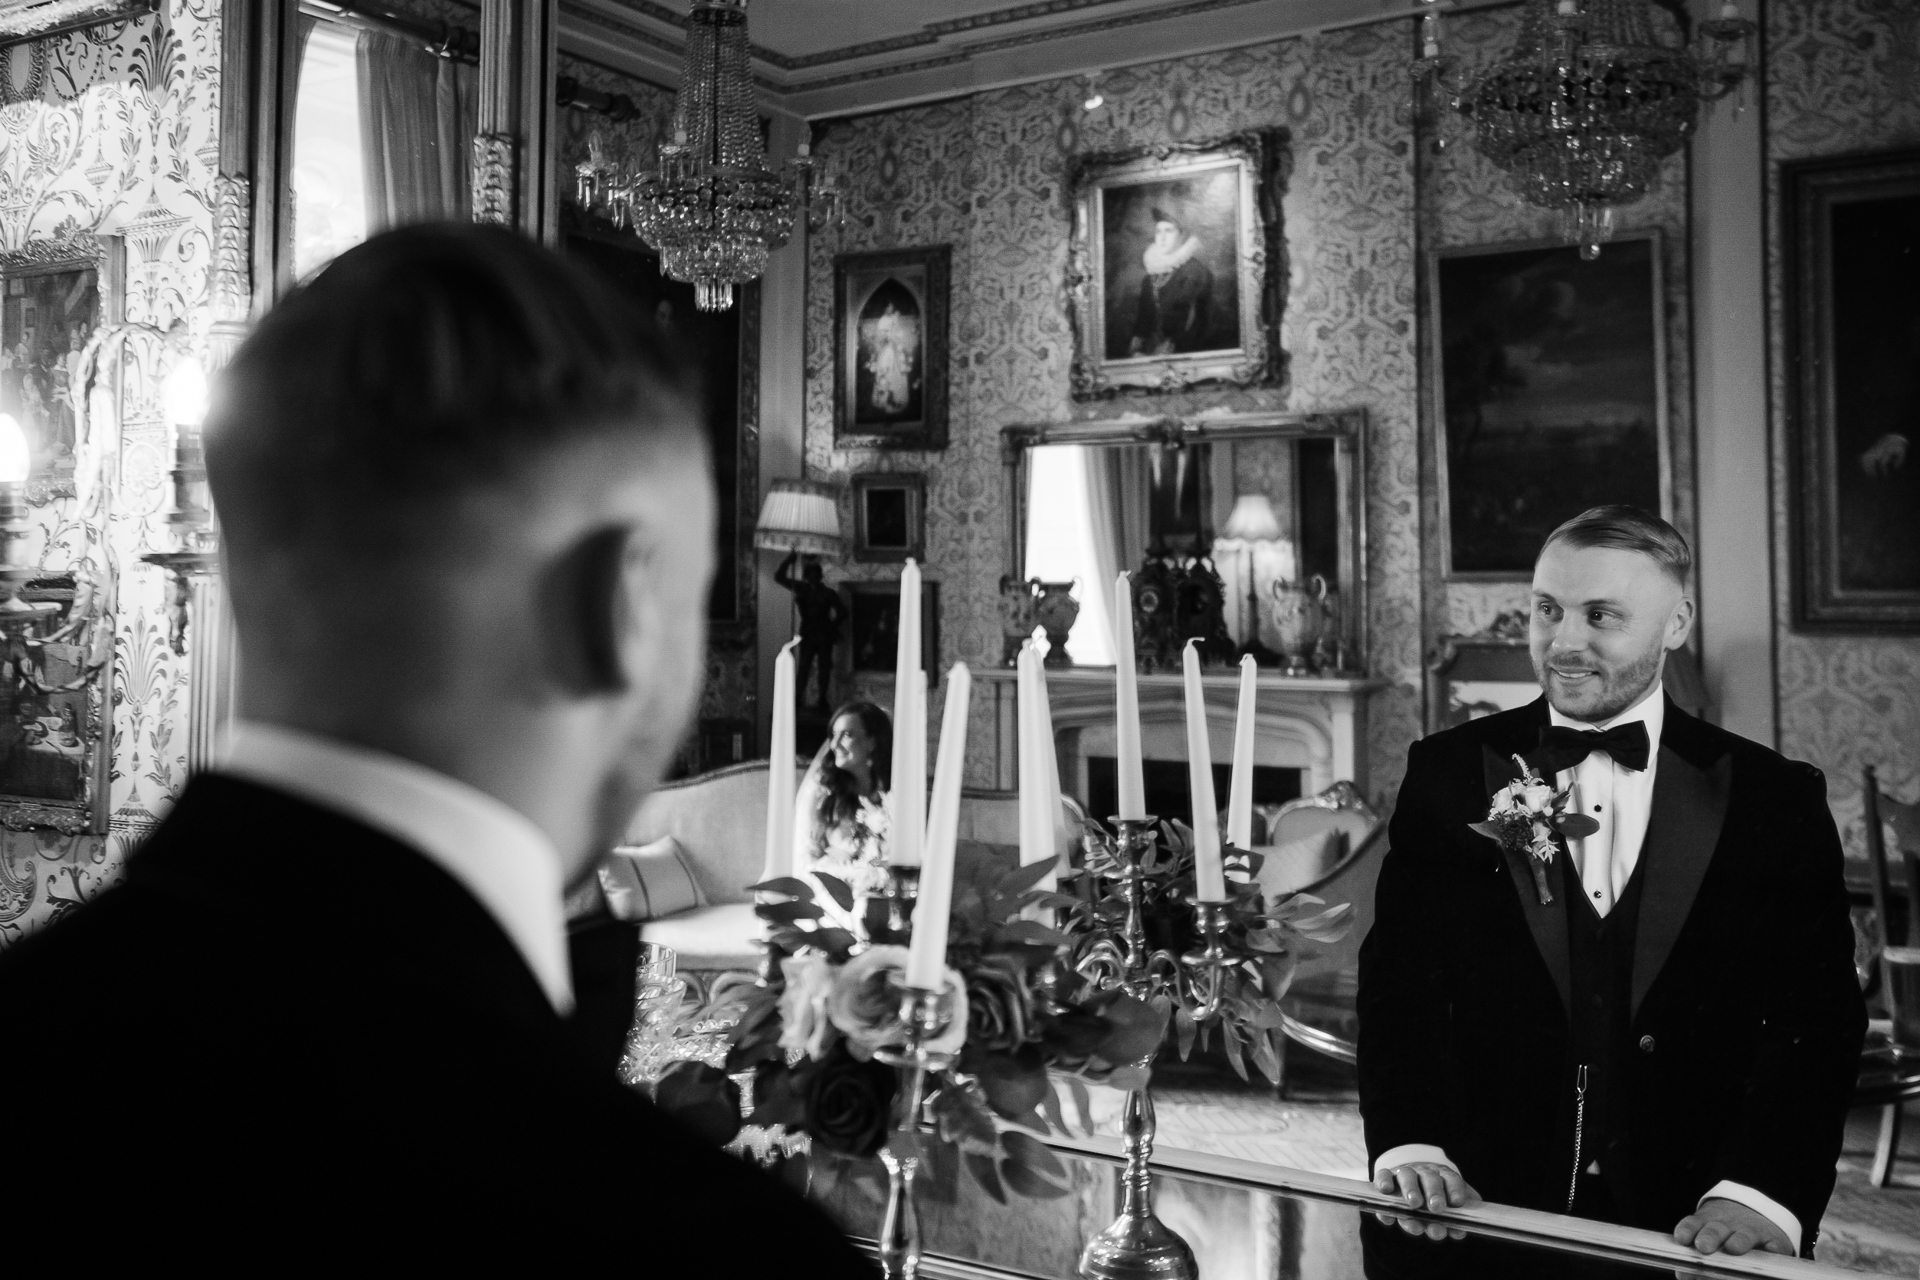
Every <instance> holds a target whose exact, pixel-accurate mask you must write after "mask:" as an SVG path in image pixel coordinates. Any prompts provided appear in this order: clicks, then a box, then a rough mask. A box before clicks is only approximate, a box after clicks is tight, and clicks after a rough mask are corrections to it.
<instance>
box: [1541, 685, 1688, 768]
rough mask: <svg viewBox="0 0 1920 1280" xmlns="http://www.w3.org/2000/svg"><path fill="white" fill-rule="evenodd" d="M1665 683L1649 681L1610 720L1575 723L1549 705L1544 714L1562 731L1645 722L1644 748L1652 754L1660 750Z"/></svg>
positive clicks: (1606, 727)
mask: <svg viewBox="0 0 1920 1280" xmlns="http://www.w3.org/2000/svg"><path fill="white" fill-rule="evenodd" d="M1666 689H1667V682H1666V680H1665V679H1664V678H1663V679H1659V680H1655V681H1654V682H1653V688H1651V689H1649V690H1647V692H1646V694H1645V695H1644V696H1642V697H1641V699H1640V701H1638V702H1636V703H1634V704H1633V705H1632V706H1630V707H1628V708H1627V709H1626V710H1625V711H1622V712H1621V713H1620V714H1619V715H1617V716H1614V717H1613V718H1612V719H1610V720H1602V721H1600V722H1599V723H1598V724H1592V723H1589V722H1587V721H1585V720H1575V719H1574V718H1573V717H1572V716H1568V715H1562V714H1561V713H1560V709H1559V708H1558V707H1556V706H1554V705H1553V704H1552V703H1551V702H1549V703H1548V704H1547V715H1548V717H1549V718H1550V720H1551V721H1552V723H1553V724H1554V725H1556V726H1558V727H1560V728H1562V729H1598V730H1602V731H1604V730H1607V729H1611V728H1613V727H1614V726H1615V725H1621V724H1632V723H1633V722H1634V721H1635V720H1642V721H1645V722H1646V726H1647V745H1648V749H1649V750H1650V751H1653V752H1656V753H1657V752H1658V751H1659V750H1660V731H1661V730H1662V729H1664V728H1665V727H1666V724H1667V695H1666Z"/></svg>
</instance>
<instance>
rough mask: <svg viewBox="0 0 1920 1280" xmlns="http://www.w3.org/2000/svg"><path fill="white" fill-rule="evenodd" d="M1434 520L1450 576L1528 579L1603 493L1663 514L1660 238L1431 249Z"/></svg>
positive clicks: (1608, 499)
mask: <svg viewBox="0 0 1920 1280" xmlns="http://www.w3.org/2000/svg"><path fill="white" fill-rule="evenodd" d="M1432 271H1433V275H1432V284H1433V289H1432V297H1433V298H1434V304H1433V305H1434V307H1435V309H1436V310H1437V312H1438V315H1437V322H1436V323H1434V324H1433V325H1432V326H1431V330H1432V332H1433V334H1434V343H1435V347H1436V351H1435V356H1436V360H1435V364H1436V367H1437V369H1438V372H1439V377H1438V378H1437V379H1436V382H1437V384H1438V385H1437V387H1436V390H1435V398H1436V401H1437V403H1436V405H1435V409H1434V413H1433V415H1432V418H1433V420H1434V422H1435V423H1436V424H1437V427H1438V430H1439V432H1440V435H1441V438H1440V439H1439V440H1437V441H1436V442H1435V446H1436V447H1435V455H1436V457H1438V458H1439V460H1440V467H1441V504H1442V521H1441V527H1442V530H1443V536H1444V538H1445V548H1446V561H1445V563H1446V565H1447V570H1448V574H1449V576H1450V577H1454V578H1470V579H1471V578H1479V579H1514V578H1526V577H1527V576H1528V575H1529V574H1530V573H1531V572H1532V569H1533V558H1534V554H1535V552H1537V551H1538V550H1539V548H1540V545H1541V543H1542V542H1544V541H1545V540H1546V537H1547V535H1548V534H1549V533H1551V532H1552V531H1553V530H1554V528H1555V527H1556V526H1558V525H1559V524H1560V523H1561V522H1563V521H1565V520H1567V519H1569V518H1571V517H1573V516H1576V515H1578V514H1579V513H1580V512H1582V511H1584V510H1586V509H1587V508H1588V507H1593V506H1598V505H1600V504H1601V503H1610V502H1626V503H1632V504H1633V505H1635V506H1638V507H1643V508H1645V509H1646V510H1648V511H1653V512H1657V513H1659V514H1661V515H1669V514H1670V512H1669V511H1668V510H1667V507H1668V485H1667V482H1666V476H1667V469H1668V464H1667V441H1666V377H1665V364H1666V351H1665V335H1664V332H1663V326H1662V324H1661V317H1660V299H1661V283H1660V244H1659V239H1658V237H1657V236H1654V235H1647V236H1642V237H1635V238H1627V239H1621V240H1615V241H1613V242H1611V243H1609V244H1607V245H1606V246H1605V247H1604V248H1603V249H1602V250H1601V252H1600V255H1599V256H1598V257H1597V258H1595V259H1593V260H1592V261H1586V260H1583V259H1582V258H1581V256H1580V253H1579V251H1578V250H1577V249H1576V248H1574V247H1573V246H1571V245H1526V246H1518V247H1513V246H1495V247H1491V248H1475V249H1469V250H1453V251H1446V252H1442V253H1439V254H1436V255H1434V257H1433V260H1432Z"/></svg>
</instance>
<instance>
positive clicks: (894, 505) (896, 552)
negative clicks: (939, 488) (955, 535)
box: [853, 471, 927, 564]
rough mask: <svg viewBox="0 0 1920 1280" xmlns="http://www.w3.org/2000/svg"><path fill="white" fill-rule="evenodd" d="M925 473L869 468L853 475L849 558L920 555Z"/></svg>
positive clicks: (889, 559)
mask: <svg viewBox="0 0 1920 1280" xmlns="http://www.w3.org/2000/svg"><path fill="white" fill-rule="evenodd" d="M926 546H927V477H926V476H925V475H923V474H921V473H920V472H918V471H869V472H867V473H866V474H864V475H857V476H855V477H853V558H854V559H855V560H858V561H860V562H861V563H863V564H899V563H901V562H903V561H905V560H906V559H907V558H908V557H909V556H911V557H913V558H914V559H916V560H918V559H923V558H924V557H925V556H926V554H927V551H926Z"/></svg>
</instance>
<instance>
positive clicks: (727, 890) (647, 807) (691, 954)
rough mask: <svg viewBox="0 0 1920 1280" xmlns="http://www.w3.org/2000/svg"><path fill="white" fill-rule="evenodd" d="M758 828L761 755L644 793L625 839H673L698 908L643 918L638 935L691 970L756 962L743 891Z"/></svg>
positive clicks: (762, 850) (754, 931)
mask: <svg viewBox="0 0 1920 1280" xmlns="http://www.w3.org/2000/svg"><path fill="white" fill-rule="evenodd" d="M766 831H767V762H766V761H764V760H750V761H748V762H747V763H745V764H737V765H732V766H730V767H728V768H725V769H718V770H715V771H714V772H712V773H703V774H701V775H700V776H699V777H696V778H688V779H685V780H683V781H680V782H669V783H666V784H665V785H663V786H661V787H660V788H659V789H658V790H656V791H655V792H654V793H653V794H652V795H651V796H648V797H647V800H646V802H645V803H644V804H642V805H641V806H640V808H639V810H638V811H637V812H636V813H635V814H634V815H633V820H632V821H631V822H629V823H628V824H627V832H626V838H625V843H626V844H629V845H644V844H651V843H653V842H654V841H656V840H658V839H660V838H661V837H663V836H672V837H673V838H674V839H675V840H677V841H679V843H680V848H681V850H682V851H683V852H684V854H685V856H686V861H687V865H688V867H689V869H690V870H691V871H692V872H693V878H694V881H695V882H696V883H697V884H698V885H699V886H700V896H701V897H702V898H704V899H706V905H705V906H700V907H694V908H692V909H691V910H688V911H681V912H677V913H675V914H674V915H670V916H665V917H662V918H661V919H658V920H648V921H646V922H645V923H643V924H642V925H641V926H640V937H641V939H642V940H643V941H645V942H658V943H660V944H662V945H663V946H669V947H672V948H673V949H674V950H675V951H676V952H678V953H679V957H680V969H681V971H682V972H683V973H688V974H691V975H697V974H704V973H714V972H724V971H726V970H729V969H753V968H755V967H756V966H758V964H759V962H760V952H759V949H758V948H757V947H756V946H755V945H754V944H755V942H756V940H757V939H758V938H759V937H760V922H759V921H758V920H757V919H755V917H754V914H753V895H751V894H749V893H748V892H747V891H746V890H747V886H748V885H750V884H753V883H755V882H756V881H758V880H759V879H760V870H761V867H762V865H763V864H764V861H765V858H766V838H767V837H766Z"/></svg>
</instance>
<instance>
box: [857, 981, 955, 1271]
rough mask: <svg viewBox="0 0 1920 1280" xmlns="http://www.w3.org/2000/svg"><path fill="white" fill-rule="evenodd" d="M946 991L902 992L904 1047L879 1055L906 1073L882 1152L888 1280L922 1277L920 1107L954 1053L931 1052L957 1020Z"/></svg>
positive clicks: (883, 1260) (883, 1256)
mask: <svg viewBox="0 0 1920 1280" xmlns="http://www.w3.org/2000/svg"><path fill="white" fill-rule="evenodd" d="M943 995H944V993H942V992H939V991H932V990H928V989H926V988H923V987H909V988H907V989H906V990H905V991H904V992H902V993H901V997H900V1020H901V1021H902V1022H903V1023H905V1024H906V1028H907V1041H906V1044H905V1045H904V1046H903V1047H901V1048H899V1049H881V1050H879V1051H877V1052H876V1053H875V1054H874V1056H875V1057H876V1058H879V1059H880V1061H882V1062H884V1063H887V1064H888V1065H889V1066H892V1067H897V1068H898V1069H899V1070H900V1073H901V1081H900V1091H899V1092H898V1093H896V1094H895V1095H894V1099H893V1101H894V1112H893V1132H892V1134H891V1135H889V1137H888V1138H887V1145H886V1146H885V1147H884V1148H882V1150H881V1152H880V1159H881V1162H882V1163H884V1164H885V1165H886V1166H887V1212H886V1217H885V1218H883V1219H882V1220H881V1224H880V1271H881V1274H882V1275H884V1276H885V1277H886V1280H915V1277H917V1276H918V1275H919V1274H920V1207H919V1205H918V1204H917V1203H916V1201H915V1200H914V1194H913V1179H914V1175H915V1174H916V1173H918V1172H919V1169H920V1141H921V1139H920V1108H921V1103H922V1102H923V1101H924V1100H925V1097H926V1089H927V1073H928V1072H939V1071H944V1070H946V1068H947V1067H949V1066H951V1065H952V1063H953V1055H952V1054H950V1053H940V1052H937V1051H934V1050H931V1049H928V1048H927V1042H928V1041H931V1040H937V1039H939V1037H940V1033H941V1032H942V1031H945V1030H946V1028H947V1023H948V1021H949V1020H950V1019H951V1018H952V1016H953V1014H952V1009H951V1007H950V1005H949V1002H948V1001H946V1000H945V999H943Z"/></svg>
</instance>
